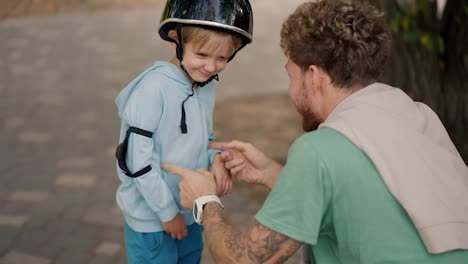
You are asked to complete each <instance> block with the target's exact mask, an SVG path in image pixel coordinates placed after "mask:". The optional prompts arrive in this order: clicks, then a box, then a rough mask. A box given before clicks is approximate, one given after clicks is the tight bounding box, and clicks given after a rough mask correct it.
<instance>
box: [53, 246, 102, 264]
mask: <svg viewBox="0 0 468 264" xmlns="http://www.w3.org/2000/svg"><path fill="white" fill-rule="evenodd" d="M92 258H93V254H92V252H91V251H79V250H76V249H70V248H67V249H65V250H63V251H62V252H60V253H59V254H58V255H57V257H56V258H55V259H54V264H84V263H88V262H89V261H90V260H91V259H92Z"/></svg>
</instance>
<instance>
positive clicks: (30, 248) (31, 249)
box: [12, 227, 52, 253]
mask: <svg viewBox="0 0 468 264" xmlns="http://www.w3.org/2000/svg"><path fill="white" fill-rule="evenodd" d="M51 235H52V234H50V233H48V232H46V231H44V230H43V229H41V228H33V227H23V229H22V230H21V232H20V233H19V234H18V236H17V237H16V238H15V240H14V242H13V245H12V246H13V247H14V248H15V249H19V250H20V251H22V252H28V253H37V252H36V251H37V248H38V247H40V246H41V245H43V244H44V243H47V241H49V240H50V237H51Z"/></svg>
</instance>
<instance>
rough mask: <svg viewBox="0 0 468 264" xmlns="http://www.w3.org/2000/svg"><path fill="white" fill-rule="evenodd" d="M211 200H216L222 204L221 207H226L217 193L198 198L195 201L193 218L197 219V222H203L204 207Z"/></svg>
mask: <svg viewBox="0 0 468 264" xmlns="http://www.w3.org/2000/svg"><path fill="white" fill-rule="evenodd" d="M209 202H216V203H218V204H219V205H221V208H223V209H224V205H223V204H222V203H221V200H220V199H219V197H218V196H216V195H205V196H201V197H199V198H197V199H196V200H195V201H193V211H192V213H193V219H195V222H197V224H200V225H201V223H202V216H203V207H204V206H205V204H207V203H209Z"/></svg>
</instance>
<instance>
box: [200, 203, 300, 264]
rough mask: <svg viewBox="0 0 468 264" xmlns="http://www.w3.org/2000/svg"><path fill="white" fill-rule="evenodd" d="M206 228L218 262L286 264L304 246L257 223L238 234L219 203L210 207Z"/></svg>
mask: <svg viewBox="0 0 468 264" xmlns="http://www.w3.org/2000/svg"><path fill="white" fill-rule="evenodd" d="M203 226H204V234H205V240H206V242H207V245H208V248H209V249H210V252H211V255H212V256H213V258H214V260H215V261H216V263H283V262H284V261H285V260H286V259H287V258H289V257H290V256H291V255H293V254H294V252H296V250H297V249H298V248H299V247H300V245H301V243H300V242H298V241H296V240H294V239H291V238H289V237H287V236H284V235H282V234H280V233H277V232H275V231H273V230H271V229H269V228H267V227H265V226H263V225H262V224H260V223H259V222H257V221H255V223H254V224H253V225H252V226H251V227H250V228H249V229H248V230H247V231H246V232H237V231H235V230H234V228H233V227H232V226H230V225H228V224H226V223H225V221H224V219H223V211H222V209H221V207H219V206H218V205H217V204H215V203H209V204H207V205H206V207H205V209H204V211H203Z"/></svg>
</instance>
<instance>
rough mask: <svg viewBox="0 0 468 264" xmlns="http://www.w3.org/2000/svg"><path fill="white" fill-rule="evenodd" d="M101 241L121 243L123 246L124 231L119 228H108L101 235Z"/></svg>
mask: <svg viewBox="0 0 468 264" xmlns="http://www.w3.org/2000/svg"><path fill="white" fill-rule="evenodd" d="M100 238H101V240H103V241H109V242H114V243H120V244H122V245H123V242H124V230H123V228H119V227H106V228H105V229H104V231H103V232H102V235H101V237H100Z"/></svg>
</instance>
